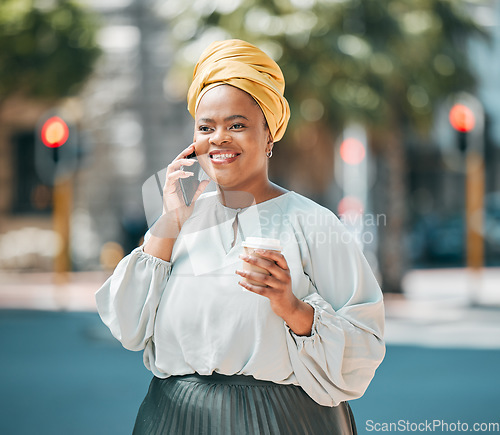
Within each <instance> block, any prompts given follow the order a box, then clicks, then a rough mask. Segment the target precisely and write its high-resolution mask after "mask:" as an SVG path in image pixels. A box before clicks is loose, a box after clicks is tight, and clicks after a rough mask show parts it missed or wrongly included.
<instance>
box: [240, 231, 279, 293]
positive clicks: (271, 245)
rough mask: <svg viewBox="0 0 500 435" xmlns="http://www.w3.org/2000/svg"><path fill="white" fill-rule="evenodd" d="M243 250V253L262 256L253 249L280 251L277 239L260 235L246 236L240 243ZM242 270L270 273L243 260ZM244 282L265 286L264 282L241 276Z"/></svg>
mask: <svg viewBox="0 0 500 435" xmlns="http://www.w3.org/2000/svg"><path fill="white" fill-rule="evenodd" d="M242 246H243V250H244V252H245V255H251V256H252V257H261V258H265V257H262V255H259V254H257V253H256V252H255V251H256V250H257V249H265V250H266V251H276V252H281V244H280V241H279V240H278V239H266V238H262V237H247V238H246V240H245V241H244V242H243V243H242ZM243 270H245V271H248V272H259V273H265V274H266V275H270V273H269V272H268V271H267V270H266V269H263V268H262V267H258V266H255V265H254V264H250V263H247V262H246V261H244V262H243ZM243 279H244V280H245V281H246V282H248V283H249V284H253V285H258V286H262V287H265V284H262V283H260V282H257V281H253V280H251V279H248V278H243Z"/></svg>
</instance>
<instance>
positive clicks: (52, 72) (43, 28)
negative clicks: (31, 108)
mask: <svg viewBox="0 0 500 435" xmlns="http://www.w3.org/2000/svg"><path fill="white" fill-rule="evenodd" d="M95 32H96V22H95V19H94V17H93V15H91V14H90V13H89V12H87V11H86V10H85V9H84V8H82V7H81V6H79V5H77V4H76V3H74V2H72V1H67V0H55V1H45V2H42V1H38V2H36V1H34V0H2V1H1V2H0V102H1V101H3V100H4V99H5V98H7V97H8V96H10V95H12V94H22V95H27V96H30V97H37V98H59V97H64V96H68V95H72V94H75V93H76V92H77V91H78V89H79V86H81V85H82V84H83V82H84V80H85V79H86V78H87V77H88V76H89V74H90V73H91V71H92V66H93V64H94V62H95V60H96V59H97V57H98V55H99V49H98V48H97V45H96V43H95Z"/></svg>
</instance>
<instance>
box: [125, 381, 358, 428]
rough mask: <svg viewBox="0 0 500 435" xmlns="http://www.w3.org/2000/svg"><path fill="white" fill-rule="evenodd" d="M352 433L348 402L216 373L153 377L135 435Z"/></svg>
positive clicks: (298, 388) (351, 416)
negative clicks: (326, 402)
mask: <svg viewBox="0 0 500 435" xmlns="http://www.w3.org/2000/svg"><path fill="white" fill-rule="evenodd" d="M160 434H162V435H163V434H168V435H266V434H267V435H337V434H338V435H350V434H356V425H355V423H354V418H353V415H352V411H351V408H350V406H349V404H348V403H347V402H343V403H341V404H340V405H339V406H336V407H327V406H321V405H319V404H317V403H316V402H315V401H314V400H313V399H311V398H310V397H309V396H308V395H307V394H306V393H305V392H304V390H302V388H300V387H298V386H295V385H280V384H275V383H273V382H268V381H260V380H257V379H254V378H253V377H251V376H241V375H234V376H225V375H220V374H218V373H214V374H212V375H210V376H202V375H198V374H193V375H186V376H171V377H169V378H166V379H160V378H157V377H153V380H152V381H151V384H150V386H149V390H148V393H147V395H146V397H145V398H144V401H143V402H142V404H141V407H140V408H139V412H138V414H137V419H136V422H135V426H134V432H133V435H160Z"/></svg>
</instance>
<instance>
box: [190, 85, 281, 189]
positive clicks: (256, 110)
mask: <svg viewBox="0 0 500 435" xmlns="http://www.w3.org/2000/svg"><path fill="white" fill-rule="evenodd" d="M194 142H195V149H196V154H197V156H198V161H199V162H200V165H201V167H202V168H203V169H204V170H205V172H206V173H207V174H208V176H209V177H210V178H211V179H212V180H214V181H215V182H216V183H217V184H218V186H219V187H220V188H222V189H223V190H238V191H245V192H250V193H252V194H253V195H254V196H255V197H257V196H258V195H260V194H261V192H263V191H264V190H265V189H268V188H269V180H268V177H267V164H268V158H267V156H266V152H267V151H269V150H271V149H272V146H273V142H272V137H271V134H270V132H269V129H268V128H267V124H266V122H265V118H264V115H263V113H262V110H261V109H260V107H259V105H258V104H257V103H256V102H255V100H254V99H253V98H252V97H251V96H250V95H249V94H247V93H246V92H244V91H242V90H240V89H238V88H235V87H233V86H229V85H219V86H216V87H215V88H212V89H210V90H209V91H207V92H206V93H205V95H203V97H202V98H201V100H200V103H199V105H198V109H197V110H196V118H195V131H194Z"/></svg>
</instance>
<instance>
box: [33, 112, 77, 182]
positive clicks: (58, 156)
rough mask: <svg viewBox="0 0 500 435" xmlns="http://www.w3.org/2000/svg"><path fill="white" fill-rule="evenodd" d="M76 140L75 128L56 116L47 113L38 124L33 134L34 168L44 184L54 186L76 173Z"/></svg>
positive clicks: (55, 114)
mask: <svg viewBox="0 0 500 435" xmlns="http://www.w3.org/2000/svg"><path fill="white" fill-rule="evenodd" d="M76 136H77V131H76V128H75V127H74V126H73V125H72V124H71V123H70V122H69V121H67V120H64V119H63V117H62V116H59V115H58V114H57V113H53V112H52V113H47V114H45V115H44V116H42V118H41V119H40V120H39V122H38V124H37V126H36V131H35V137H36V143H35V167H36V170H37V172H38V175H39V177H40V179H41V180H42V181H43V182H44V183H45V184H47V185H54V184H55V183H56V182H57V181H58V180H61V179H64V178H67V177H69V176H71V175H72V174H73V172H74V171H75V170H76V167H77V160H78V148H77V147H78V141H77V137H76Z"/></svg>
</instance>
